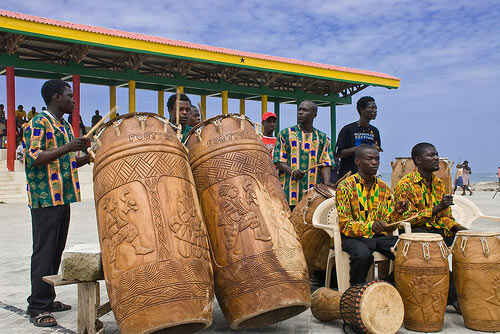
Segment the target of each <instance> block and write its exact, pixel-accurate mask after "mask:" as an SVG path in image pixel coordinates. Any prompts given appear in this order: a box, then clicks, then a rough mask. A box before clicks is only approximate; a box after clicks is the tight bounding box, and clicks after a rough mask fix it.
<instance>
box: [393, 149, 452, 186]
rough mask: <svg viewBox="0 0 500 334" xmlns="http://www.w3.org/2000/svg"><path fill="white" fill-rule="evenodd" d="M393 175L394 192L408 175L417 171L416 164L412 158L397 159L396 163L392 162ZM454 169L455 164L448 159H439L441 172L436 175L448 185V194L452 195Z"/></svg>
mask: <svg viewBox="0 0 500 334" xmlns="http://www.w3.org/2000/svg"><path fill="white" fill-rule="evenodd" d="M391 167H392V173H391V189H392V190H394V189H395V188H396V185H397V184H398V182H399V180H401V178H402V177H403V176H405V175H406V174H408V173H411V172H413V171H414V170H416V167H415V164H414V163H413V160H412V158H401V157H399V158H396V159H395V161H391ZM452 168H453V163H452V162H450V160H448V159H447V158H439V170H438V171H436V172H434V175H436V176H437V177H439V178H440V179H441V180H443V182H444V184H445V185H446V193H448V194H449V193H450V192H451V190H452V189H453V188H452V182H451V169H452Z"/></svg>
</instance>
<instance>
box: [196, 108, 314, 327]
mask: <svg viewBox="0 0 500 334" xmlns="http://www.w3.org/2000/svg"><path fill="white" fill-rule="evenodd" d="M187 146H188V148H189V158H190V164H191V168H192V170H193V175H194V179H195V183H196V187H197V190H198V194H199V197H200V200H201V205H202V209H203V213H204V215H205V221H206V224H207V229H208V233H209V237H210V241H211V244H212V247H213V252H214V263H215V267H214V270H215V293H216V296H217V299H218V301H219V305H220V307H221V309H222V311H223V313H224V315H225V317H226V319H227V321H228V322H229V324H230V326H231V328H233V329H237V328H247V327H248V328H249V327H262V326H265V325H268V324H272V323H275V322H278V321H281V320H284V319H287V318H290V317H292V316H295V315H297V314H299V313H301V312H303V311H304V310H306V309H307V308H308V307H309V306H310V300H311V299H310V298H311V295H310V287H309V275H308V271H307V265H306V262H305V259H304V255H303V252H302V248H301V246H300V243H299V241H298V238H297V235H296V233H295V231H294V229H293V226H292V224H291V223H290V221H289V220H288V216H289V209H288V206H287V203H286V201H285V197H284V194H283V191H282V189H281V185H280V183H279V180H278V178H277V176H276V173H275V170H274V168H275V167H274V166H273V164H272V161H271V159H270V157H269V153H268V151H267V150H266V148H265V146H264V144H263V143H262V141H261V138H260V137H259V136H258V135H257V134H256V132H255V129H254V127H253V125H252V123H251V122H250V121H248V120H247V119H246V118H245V117H241V116H239V115H230V116H217V117H214V118H212V119H209V120H207V121H205V122H202V123H201V124H199V125H198V126H197V127H195V128H193V129H192V131H191V133H190V136H189V138H188V139H187Z"/></svg>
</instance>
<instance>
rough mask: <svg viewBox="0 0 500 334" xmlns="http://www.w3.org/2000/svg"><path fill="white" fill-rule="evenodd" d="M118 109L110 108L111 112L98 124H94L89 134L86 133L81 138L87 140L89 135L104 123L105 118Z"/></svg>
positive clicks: (115, 107)
mask: <svg viewBox="0 0 500 334" xmlns="http://www.w3.org/2000/svg"><path fill="white" fill-rule="evenodd" d="M117 109H118V107H117V106H114V107H113V108H111V110H110V111H109V112H108V113H107V114H106V115H105V116H104V117H103V118H101V119H100V120H99V122H97V123H96V125H94V126H93V127H92V129H90V130H89V132H87V134H86V135H85V136H83V137H84V138H89V137H90V135H92V134H93V133H94V132H95V131H96V130H97V129H98V128H99V127H100V126H101V125H102V124H103V123H104V122H105V121H106V118H108V117H109V115H111V114H112V113H114V112H116V110H117Z"/></svg>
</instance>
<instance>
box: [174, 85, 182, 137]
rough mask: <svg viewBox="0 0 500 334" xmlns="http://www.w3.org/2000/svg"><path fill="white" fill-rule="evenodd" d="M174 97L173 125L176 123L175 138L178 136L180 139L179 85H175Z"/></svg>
mask: <svg viewBox="0 0 500 334" xmlns="http://www.w3.org/2000/svg"><path fill="white" fill-rule="evenodd" d="M175 94H176V97H175V125H177V138H179V140H181V139H182V126H181V124H180V116H181V115H180V110H179V109H180V105H179V103H180V101H179V100H180V97H181V89H180V88H179V87H177V91H176V93H175Z"/></svg>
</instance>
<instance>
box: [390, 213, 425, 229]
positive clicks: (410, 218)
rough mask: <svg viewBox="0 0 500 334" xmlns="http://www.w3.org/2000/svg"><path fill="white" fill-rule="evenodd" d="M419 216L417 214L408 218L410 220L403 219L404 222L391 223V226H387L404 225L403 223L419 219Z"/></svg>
mask: <svg viewBox="0 0 500 334" xmlns="http://www.w3.org/2000/svg"><path fill="white" fill-rule="evenodd" d="M418 215H419V214H418V213H417V214H414V215H413V216H411V217H408V218H406V219H403V220H400V221H397V222H395V223H390V224H387V226H395V225H399V224H402V223H406V222H409V221H410V220H412V219H415V218H417V217H418Z"/></svg>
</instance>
